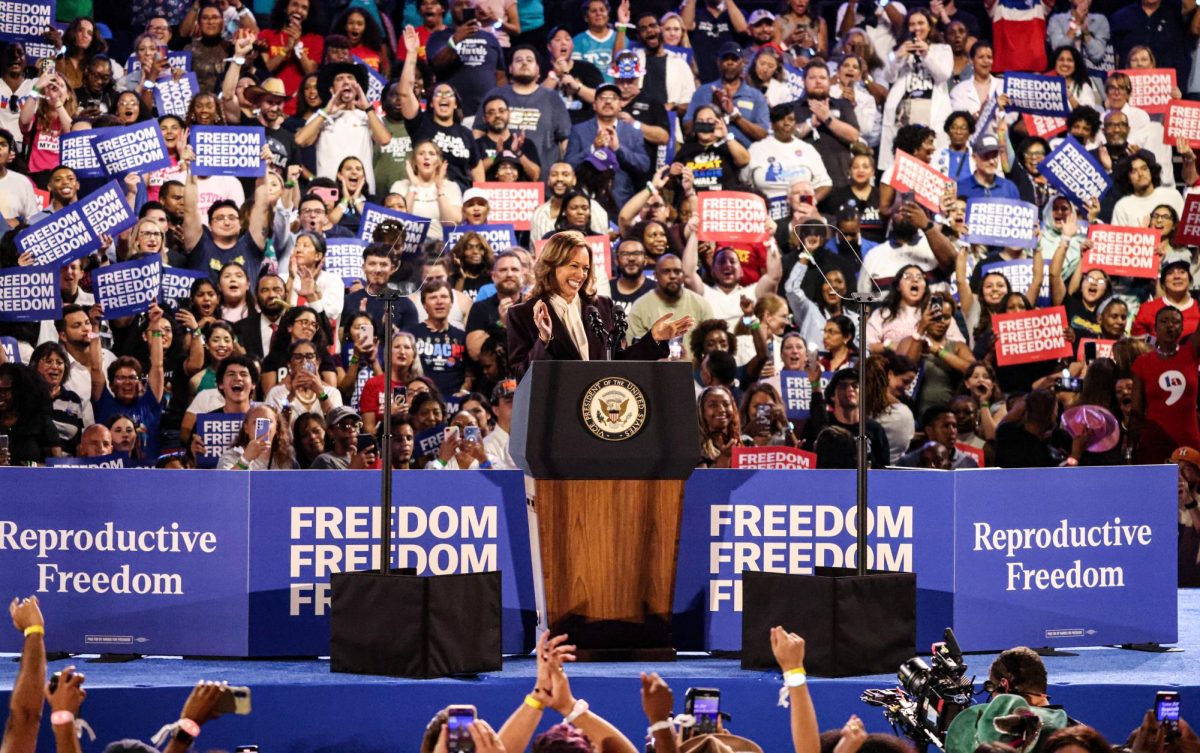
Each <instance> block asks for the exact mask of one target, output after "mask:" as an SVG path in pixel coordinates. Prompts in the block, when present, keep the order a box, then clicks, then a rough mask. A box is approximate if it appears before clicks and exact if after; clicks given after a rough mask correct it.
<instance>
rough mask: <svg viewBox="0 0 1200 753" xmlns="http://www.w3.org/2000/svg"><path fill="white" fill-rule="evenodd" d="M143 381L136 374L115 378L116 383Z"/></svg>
mask: <svg viewBox="0 0 1200 753" xmlns="http://www.w3.org/2000/svg"><path fill="white" fill-rule="evenodd" d="M141 380H142V378H141V377H139V376H137V375H136V374H118V375H117V376H116V377H114V378H113V381H114V382H140V381H141Z"/></svg>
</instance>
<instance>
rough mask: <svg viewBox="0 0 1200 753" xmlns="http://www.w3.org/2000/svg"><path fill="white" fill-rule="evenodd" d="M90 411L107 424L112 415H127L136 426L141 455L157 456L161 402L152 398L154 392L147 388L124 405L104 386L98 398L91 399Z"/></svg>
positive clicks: (100, 421) (98, 421) (97, 420)
mask: <svg viewBox="0 0 1200 753" xmlns="http://www.w3.org/2000/svg"><path fill="white" fill-rule="evenodd" d="M92 411H93V412H94V413H95V415H96V423H98V424H107V423H108V422H109V420H110V419H112V418H113V417H114V416H126V417H128V418H129V419H130V420H131V421H133V425H134V426H135V427H136V428H137V432H138V441H139V442H140V443H141V445H142V450H143V455H144V456H145V457H147V458H157V457H158V428H159V424H160V423H161V422H162V403H160V402H159V401H158V400H156V399H155V398H154V393H153V392H151V391H150V390H149V389H147V390H146V391H145V392H143V393H142V396H141V397H139V398H138V399H137V401H136V402H134V403H133V405H126V404H125V403H122V402H120V401H119V400H117V398H115V397H113V394H112V390H110V389H107V388H105V390H104V393H103V394H101V395H100V399H99V400H93V401H92Z"/></svg>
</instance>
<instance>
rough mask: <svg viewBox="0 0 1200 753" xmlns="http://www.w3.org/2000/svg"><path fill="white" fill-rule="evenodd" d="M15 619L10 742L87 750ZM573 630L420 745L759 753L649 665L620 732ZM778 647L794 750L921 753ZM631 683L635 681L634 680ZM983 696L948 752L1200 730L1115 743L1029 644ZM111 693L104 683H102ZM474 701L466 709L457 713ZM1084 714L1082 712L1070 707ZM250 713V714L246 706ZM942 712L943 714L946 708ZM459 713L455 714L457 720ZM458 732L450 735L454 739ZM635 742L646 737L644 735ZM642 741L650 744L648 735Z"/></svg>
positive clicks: (1070, 747)
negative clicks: (493, 704)
mask: <svg viewBox="0 0 1200 753" xmlns="http://www.w3.org/2000/svg"><path fill="white" fill-rule="evenodd" d="M9 615H10V616H11V618H12V623H13V626H14V627H15V628H16V630H17V631H18V632H20V633H22V634H23V635H24V643H23V646H22V651H21V657H20V667H19V669H18V672H17V678H16V680H15V681H14V683H13V690H12V693H11V696H10V700H9V717H8V721H7V724H6V726H5V730H4V739H3V744H2V745H3V749H4V750H6V751H13V753H32V751H33V750H34V749H35V746H36V742H37V738H38V730H39V728H40V727H41V724H42V717H43V711H44V709H45V706H46V705H47V704H48V705H49V707H50V712H51V713H50V714H49V723H50V725H51V727H52V729H53V732H54V741H55V749H56V751H57V753H81V750H82V746H81V743H80V739H81V737H82V735H83V731H84V730H85V729H86V730H87V731H88V732H90V733H91V738H92V739H93V740H94V739H95V738H96V733H95V731H94V730H92V728H91V727H90V726H89V725H87V723H86V720H85V718H84V714H83V711H84V702H85V701H86V699H87V696H88V691H87V690H86V689H85V688H84V683H85V680H86V678H85V677H84V675H83V673H82V672H79V671H77V669H76V667H74V666H68V667H65V668H64V669H63V670H61V671H60V672H56V673H55V674H54V675H53V676H51V677H50V678H47V674H46V672H47V667H46V661H47V657H46V647H45V638H46V630H47V629H48V628H47V625H46V622H45V620H44V618H43V615H42V612H41V608H40V606H39V604H38V600H37V597H36V596H31V597H28V598H25V599H21V598H14V599H13V600H12V602H11V603H10V604H9ZM568 640H569V636H567V635H562V634H559V635H551V634H550V633H544V634H542V636H541V637H540V638H539V639H538V643H537V647H536V652H535V656H536V662H537V664H536V673H535V676H534V682H533V688H532V690H531V691H530V692H529V693H528V694H527V695H526V696H525V697H524V698H523V699H521V700H520V701H518V702H517V704H516V706H515V709H514V710H513V711H512V713H511V714H510V715H509V717H508V718H507V719H506V720H505V721H504V722H503V724H501V725H499V726H498V727H493V725H492V724H489V722H488V721H487V720H485V719H483V718H481V717H477V715H476V713H475V711H474V707H472V706H466V707H464V706H450V707H447V708H444V709H441V710H439V711H438V712H437V713H435V714H434V716H433V718H432V719H431V720H430V722H429V724H428V726H427V727H426V728H425V730H424V731H423V733H422V734H421V736H420V739H419V741H418V740H416V739H415V738H414V740H413V743H417V744H419V749H420V751H421V753H447V751H451V752H454V751H460V750H474V751H476V753H506V752H511V753H520V752H522V751H525V750H526V749H529V750H532V751H533V753H599V752H601V751H608V752H609V753H637V751H640V750H653V751H656V752H657V753H676V751H682V752H683V753H730V752H731V751H743V752H746V753H762V751H763V748H762V746H761V745H759V743H757V742H755V740H754V737H755V736H756V734H757V733H761V731H762V727H763V726H764V725H766V724H770V723H772V722H771V720H770V714H769V713H767V712H761V711H760V713H758V714H756V715H753V721H752V722H751V723H746V724H742V723H738V724H736V726H733V725H732V723H731V721H730V720H731V717H730V715H728V714H725V713H717V712H713V711H712V710H711V709H705V710H704V711H703V712H702V711H701V709H700V708H699V707H698V706H697V707H696V708H695V709H693V710H694V711H695V713H694V714H687V713H677V707H678V702H677V701H676V699H675V697H674V693H673V692H672V689H671V687H670V685H669V684H668V683H667V681H666V680H664V679H663V678H662V677H661V676H659V675H658V673H654V672H651V673H645V672H643V673H641V678H640V679H641V682H640V696H641V706H642V710H643V711H644V713H645V716H646V723H647V725H648V726H647V728H646V729H645V731H644V732H643V731H642V730H640V729H639V730H632V729H625V730H621V729H619V728H618V727H617V726H615V725H614V724H613V723H612V722H611V721H609V720H608V719H606V718H605V717H604V716H603V709H602V708H600V707H601V706H602V704H600V703H594V704H590V703H588V701H586V700H584V699H582V698H578V697H576V696H575V695H574V694H573V693H572V691H571V681H570V678H569V676H568V673H567V670H566V667H568V666H569V665H570V662H572V661H574V660H575V654H574V651H575V646H573V645H571V644H570V643H568ZM770 643H771V649H772V652H773V653H774V656H775V661H776V663H777V664H778V671H779V673H781V675H782V677H781V679H782V686H783V687H782V689H781V690H780V696H779V697H780V702H779V705H780V706H786V707H788V710H787V711H784V710H783V709H777V711H778V712H779V714H778V716H779V720H778V721H776V722H774V723H776V724H781V725H782V724H784V723H785V722H784V721H783V717H785V716H786V717H787V722H786V723H787V724H788V725H789V729H790V732H791V739H792V749H793V750H794V753H859V751H862V753H912V751H914V750H915V748H914V746H913V745H912V743H911V742H910V741H908V740H905V739H902V738H899V737H896V736H894V735H888V734H878V733H873V734H868V733H867V731H866V727H865V725H864V724H863V722H862V720H860V719H859V718H858V716H857V715H851V716H850V718H849V719H848V720H847V721H846V722H845V724H844V725H842V726H841V727H840V728H837V727H834V728H832V729H828V730H826V731H822V730H821V728H820V726H819V722H818V718H817V711H816V707H815V705H814V702H813V698H812V694H811V693H810V685H809V682H808V675H807V673H806V671H805V655H806V649H807V646H806V643H805V640H804V638H803V637H801V636H800V635H798V634H796V633H794V632H790V631H788V630H786V629H784V628H783V627H773V628H771V634H770ZM631 684H633V683H632V681H631ZM983 689H984V691H985V693H986V697H985V699H984V700H981V701H980V702H979V703H978V704H976V705H973V706H970V707H968V708H967V709H966V710H964V711H962V712H961V713H959V714H958V715H957V716H954V717H953V718H952V720H951V721H950V723H949V728H948V730H946V734H945V735H944V746H945V747H944V749H945V750H946V751H947V752H948V753H1116V751H1123V752H1124V753H1193V752H1194V751H1195V750H1197V749H1198V748H1200V738H1198V737H1197V736H1196V733H1195V731H1193V730H1192V728H1191V727H1190V726H1189V725H1188V723H1187V721H1185V720H1184V719H1182V718H1181V719H1179V721H1178V722H1177V723H1175V724H1174V725H1172V724H1168V723H1166V722H1162V721H1160V720H1159V719H1158V718H1157V716H1156V714H1155V712H1154V710H1148V711H1146V713H1145V716H1144V718H1143V720H1142V723H1141V724H1140V725H1139V726H1138V727H1137V728H1136V729H1135V730H1133V732H1131V733H1130V734H1129V737H1128V739H1127V740H1126V741H1125V744H1124V745H1123V746H1121V747H1117V746H1112V745H1110V744H1109V743H1108V742H1107V741H1106V740H1105V738H1104V736H1103V735H1101V734H1100V733H1099V732H1097V731H1096V730H1095V729H1094V728H1092V727H1090V726H1088V725H1087V724H1086V723H1084V722H1081V721H1079V720H1078V719H1076V718H1074V717H1072V716H1071V715H1069V714H1068V712H1067V710H1066V709H1064V708H1063V707H1062V706H1059V705H1052V704H1051V703H1050V696H1049V695H1047V691H1048V689H1049V684H1048V677H1047V673H1046V667H1045V665H1044V664H1043V663H1042V660H1041V658H1040V657H1039V656H1038V655H1037V653H1036V652H1034V651H1033V650H1031V649H1029V648H1026V647H1023V646H1020V647H1016V648H1011V649H1008V650H1006V651H1003V652H1001V653H1000V654H999V656H997V657H996V659H995V660H994V661H993V662H992V664H991V666H990V667H989V668H988V673H987V680H986V681H985V682H984V688H983ZM230 690H231V689H230V688H229V687H228V685H227V684H225V683H221V682H211V681H204V682H200V683H198V684H197V685H196V687H195V688H194V689H193V690H192V691H191V693H190V694H189V695H188V697H187V699H186V701H185V702H184V704H183V707H182V709H181V711H180V717H179V719H178V720H169V721H168V723H167V724H166V725H164V727H163V728H162V730H160V732H159V734H158V735H156V736H155V740H154V742H155V743H156V744H158V745H160V746H161V745H162V744H163V743H164V742H165V743H166V747H165V748H163V749H162V750H164V751H165V753H185V751H187V750H189V749H191V748H192V747H193V745H197V746H202V745H204V743H202V742H201V743H196V740H197V738H198V737H199V736H200V734H201V728H202V727H203V726H204V725H205V724H207V723H209V722H212V721H213V720H214V719H217V718H218V717H220V716H221V714H222V712H223V711H224V712H228V711H229V709H230V707H231V706H230V704H228V703H223V700H225V699H224V696H225V695H226V694H227V693H229V692H230ZM97 692H100V693H104V692H105V691H103V690H100V691H97ZM464 708H465V709H469V710H470V713H469V714H468V715H466V716H462V715H460V714H461V713H462V712H463V710H464ZM1071 711H1072V712H1073V713H1074V714H1077V715H1080V716H1082V715H1084V713H1085V712H1084V710H1081V709H1072V710H1071ZM239 713H241V712H239ZM549 713H556V714H560V715H561V716H562V717H563V720H562V722H561V723H558V724H555V725H553V726H551V727H550V728H549V729H548V730H547V731H545V732H542V733H541V734H537V735H536V737H535V733H537V730H538V729H539V727H541V726H542V725H543V722H544V719H545V717H546V715H547V714H549ZM936 713H941V710H938V711H937V712H936ZM451 714H454V715H455V716H454V718H453V719H451ZM452 738H453V739H452ZM633 740H637V741H639V744H635V743H634V742H633ZM643 740H644V741H645V742H644V743H642V741H643ZM104 750H105V753H153V752H154V751H157V750H159V748H156V747H153V746H151V745H149V744H147V743H145V742H141V741H138V740H119V741H116V742H112V743H110V744H108V745H107V747H106V748H105V749H104Z"/></svg>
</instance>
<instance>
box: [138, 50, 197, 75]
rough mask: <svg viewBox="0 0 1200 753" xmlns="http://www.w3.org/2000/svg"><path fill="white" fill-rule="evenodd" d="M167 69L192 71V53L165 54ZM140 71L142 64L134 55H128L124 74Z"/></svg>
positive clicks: (178, 51)
mask: <svg viewBox="0 0 1200 753" xmlns="http://www.w3.org/2000/svg"><path fill="white" fill-rule="evenodd" d="M167 67H168V68H178V69H180V70H183V71H190V70H191V69H192V52H191V50H172V51H170V52H168V53H167ZM141 69H142V62H141V61H140V60H138V57H137V55H136V54H134V55H130V56H129V57H128V58H126V59H125V72H126V73H133V72H134V71H140V70H141Z"/></svg>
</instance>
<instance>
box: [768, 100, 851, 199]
mask: <svg viewBox="0 0 1200 753" xmlns="http://www.w3.org/2000/svg"><path fill="white" fill-rule="evenodd" d="M747 170H748V171H749V174H750V180H751V182H753V184H754V187H755V188H757V189H758V190H759V191H761V192H762V193H763V194H765V195H766V197H767V198H768V199H774V198H777V197H780V196H787V193H788V187H789V186H791V184H792V183H793V182H795V181H798V180H807V181H808V182H809V183H811V184H812V187H813V189H814V190H815V192H816V198H817V203H820V202H822V201H824V199H825V197H826V196H828V195H829V192H830V191H831V190H832V189H833V181H832V180H831V179H830V177H829V172H828V171H827V170H826V169H825V162H824V160H822V159H821V154H820V152H818V151H817V150H816V147H814V146H813V145H812V144H809V143H808V142H805V141H801V140H800V139H798V138H796V110H795V107H794V106H793V105H792V104H790V103H788V104H782V105H775V106H774V107H772V108H771V135H770V136H768V137H766V138H765V139H763V140H762V141H756V142H754V143H753V144H751V145H750V165H749V167H747Z"/></svg>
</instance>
